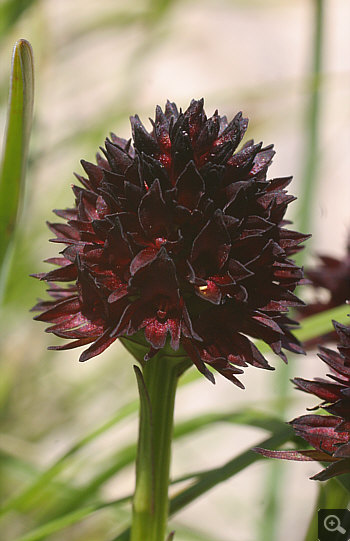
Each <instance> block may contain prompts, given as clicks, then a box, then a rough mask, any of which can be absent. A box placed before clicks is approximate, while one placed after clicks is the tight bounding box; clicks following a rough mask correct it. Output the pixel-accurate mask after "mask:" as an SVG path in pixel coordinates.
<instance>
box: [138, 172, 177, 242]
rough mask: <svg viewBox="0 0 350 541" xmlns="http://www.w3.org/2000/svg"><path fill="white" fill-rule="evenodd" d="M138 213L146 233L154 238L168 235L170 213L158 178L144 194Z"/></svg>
mask: <svg viewBox="0 0 350 541" xmlns="http://www.w3.org/2000/svg"><path fill="white" fill-rule="evenodd" d="M138 213H139V220H140V224H141V225H142V227H143V230H144V231H145V233H146V235H148V236H150V237H153V238H158V237H166V236H167V232H168V226H169V222H170V215H169V209H167V206H166V204H165V201H164V199H163V195H162V192H161V187H160V184H159V181H158V180H155V181H154V182H153V184H152V186H151V187H150V189H149V190H148V192H147V193H146V194H145V195H144V196H143V198H142V201H141V203H140V206H139V210H138Z"/></svg>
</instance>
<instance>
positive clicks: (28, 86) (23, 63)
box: [0, 39, 34, 299]
mask: <svg viewBox="0 0 350 541" xmlns="http://www.w3.org/2000/svg"><path fill="white" fill-rule="evenodd" d="M33 66H34V64H33V51H32V47H31V45H30V43H29V42H28V41H26V40H25V39H20V40H18V41H17V43H16V44H15V46H14V49H13V55H12V67H11V79H10V93H9V100H8V107H7V124H6V131H5V137H4V144H3V153H2V160H1V165H0V271H1V274H0V299H1V298H2V296H3V294H4V289H5V283H6V275H7V272H8V270H9V266H10V259H11V252H12V250H11V248H12V246H11V245H12V244H13V236H14V230H15V225H16V221H17V219H18V214H19V209H20V204H21V200H22V198H23V192H24V178H25V171H26V165H27V154H28V145H29V139H30V132H31V126H32V117H33V101H34V67H33Z"/></svg>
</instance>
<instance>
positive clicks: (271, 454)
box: [252, 447, 329, 462]
mask: <svg viewBox="0 0 350 541" xmlns="http://www.w3.org/2000/svg"><path fill="white" fill-rule="evenodd" d="M252 451H255V452H256V453H259V455H262V456H266V457H267V458H281V459H283V460H297V461H301V462H305V461H310V460H311V461H312V460H328V459H329V455H327V454H326V453H322V452H320V451H314V450H310V451H309V450H307V451H294V450H286V451H272V450H271V449H263V448H262V447H253V449H252Z"/></svg>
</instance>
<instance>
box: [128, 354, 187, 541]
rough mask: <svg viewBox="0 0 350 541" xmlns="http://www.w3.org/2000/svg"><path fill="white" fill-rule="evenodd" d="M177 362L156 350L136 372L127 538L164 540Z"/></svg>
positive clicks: (167, 507) (167, 510) (132, 539)
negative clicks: (133, 459) (135, 434)
mask: <svg viewBox="0 0 350 541" xmlns="http://www.w3.org/2000/svg"><path fill="white" fill-rule="evenodd" d="M179 366H180V365H179V361H178V359H176V357H166V356H162V355H161V354H158V355H156V356H155V357H153V358H152V359H151V360H150V361H148V362H147V363H145V364H144V366H143V378H142V376H141V373H139V375H138V385H139V390H140V400H141V411H140V426H139V441H138V450H137V459H136V488H135V494H134V499H133V519H132V530H131V541H145V540H146V539H147V541H164V540H165V535H166V527H167V520H168V512H169V499H168V487H169V470H170V457H171V440H172V433H173V418H174V404H175V393H176V387H177V382H178V378H179ZM136 370H137V369H136Z"/></svg>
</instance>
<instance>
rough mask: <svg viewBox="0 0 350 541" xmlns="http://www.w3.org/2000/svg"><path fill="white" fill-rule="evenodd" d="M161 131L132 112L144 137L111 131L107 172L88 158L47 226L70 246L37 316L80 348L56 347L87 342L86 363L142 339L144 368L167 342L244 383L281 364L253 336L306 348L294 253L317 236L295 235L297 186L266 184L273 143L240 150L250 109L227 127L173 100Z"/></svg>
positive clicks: (275, 346)
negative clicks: (291, 223)
mask: <svg viewBox="0 0 350 541" xmlns="http://www.w3.org/2000/svg"><path fill="white" fill-rule="evenodd" d="M151 122H152V126H153V129H152V131H151V132H150V133H149V132H148V131H146V129H145V127H144V126H143V124H142V123H141V121H140V119H139V117H138V116H137V115H136V116H134V117H132V118H131V125H132V134H133V142H131V140H129V141H127V140H124V139H121V138H119V137H117V136H115V135H114V134H112V135H111V140H109V139H107V140H106V143H105V149H102V151H103V154H104V157H102V156H101V155H97V165H94V164H92V163H88V162H86V161H82V162H81V163H82V166H83V168H84V170H85V172H86V175H87V178H85V177H82V176H80V175H76V176H77V178H78V180H79V181H80V183H81V185H82V186H73V192H74V195H75V205H74V207H73V208H71V209H66V210H56V211H55V213H56V214H57V215H58V216H59V217H61V218H63V219H64V220H65V222H60V223H50V224H49V227H50V229H51V230H52V231H53V233H54V234H55V236H56V238H55V239H53V241H54V242H57V243H61V244H63V245H64V246H65V248H64V249H63V251H62V252H61V255H60V257H57V258H51V259H49V260H47V261H48V262H49V263H53V264H55V265H58V268H56V269H55V270H52V271H50V272H48V273H44V274H39V275H36V276H38V277H39V278H40V279H42V280H46V281H47V282H49V289H48V291H49V293H50V295H51V297H52V300H50V301H41V302H39V303H38V304H37V305H36V307H35V308H34V309H36V310H39V311H40V312H41V313H40V314H39V315H38V316H37V317H36V319H38V320H39V321H44V322H47V323H50V324H51V326H50V327H49V328H48V329H47V331H48V332H51V333H53V334H55V335H56V336H58V337H62V338H66V339H70V342H69V343H66V344H65V345H59V346H54V347H53V348H52V349H69V348H74V347H78V346H84V345H89V347H88V348H87V349H86V350H85V351H84V352H83V353H82V355H81V357H80V360H82V361H85V360H87V359H89V358H91V357H93V356H95V355H98V354H99V353H101V352H102V351H104V350H105V349H106V348H107V347H108V346H110V345H111V344H112V343H113V342H114V341H115V340H116V339H117V338H118V337H126V338H127V337H131V336H132V335H135V336H136V338H137V337H140V336H141V337H142V339H143V340H144V341H145V342H146V343H148V344H149V351H148V353H147V354H146V357H145V360H147V359H150V358H151V357H152V356H153V355H155V354H156V353H157V352H158V351H159V350H160V349H161V348H163V347H164V346H165V344H166V343H168V342H169V343H170V347H171V348H172V349H173V350H175V351H177V350H179V348H180V349H181V350H185V352H186V354H187V355H188V356H189V357H190V359H191V360H192V361H193V363H194V364H195V365H196V366H197V368H198V369H199V370H200V371H201V372H202V373H203V374H205V375H206V376H207V377H208V378H209V379H210V380H212V381H213V380H214V378H213V374H212V371H211V370H209V368H208V367H212V368H214V369H215V370H217V371H218V372H220V373H221V374H222V375H224V376H225V377H226V378H228V379H229V380H231V381H233V382H234V383H235V384H237V385H239V386H240V387H243V385H242V383H241V382H240V381H239V380H238V379H237V377H236V376H237V375H238V374H241V373H242V372H243V370H242V369H243V368H244V367H246V366H247V365H253V366H257V367H260V368H271V367H270V366H269V364H268V363H267V361H266V359H265V358H264V357H263V355H262V354H261V353H260V352H259V350H258V349H257V347H256V346H255V345H254V344H253V343H252V341H251V338H253V339H261V340H263V341H264V342H266V343H267V344H269V346H270V347H271V348H272V350H273V351H274V352H275V353H276V354H278V355H279V356H280V357H282V359H284V360H286V358H285V354H284V352H283V351H282V348H284V349H286V350H289V351H292V352H297V353H300V352H302V349H301V347H300V345H299V343H298V341H297V339H296V338H295V337H294V336H293V335H292V333H291V328H293V326H294V322H293V321H291V320H290V319H289V318H288V317H287V315H286V313H287V311H288V309H289V307H290V306H298V305H300V304H302V303H301V301H300V300H299V299H298V298H297V297H296V296H295V295H294V294H293V291H294V289H295V287H296V286H297V285H298V283H299V282H300V281H301V280H302V278H303V273H302V269H300V268H299V267H298V266H296V264H295V263H294V262H293V260H291V259H290V257H291V256H292V255H293V254H295V253H296V252H297V251H298V250H299V249H300V243H302V242H303V241H304V240H305V239H306V238H307V235H303V234H301V233H298V232H295V231H291V230H290V229H288V228H287V227H285V226H286V225H287V224H288V222H286V221H285V220H284V214H285V212H286V209H287V206H288V204H289V203H290V202H291V201H293V200H294V199H295V198H294V197H293V196H291V195H288V194H287V192H286V190H285V188H286V186H287V185H288V184H289V183H290V181H291V177H288V178H274V179H272V180H267V179H266V174H267V169H268V167H269V165H270V163H271V160H272V157H273V155H274V150H273V147H272V145H270V146H267V147H263V146H262V143H259V144H254V141H247V142H246V143H245V144H244V145H243V146H241V147H240V149H239V150H238V151H236V150H237V147H238V146H239V145H240V143H241V140H242V138H243V136H244V134H245V131H246V129H247V124H248V120H247V119H246V118H243V117H242V114H241V113H238V114H237V115H236V116H235V117H234V119H233V120H232V121H231V122H229V123H228V121H227V119H226V117H220V116H219V115H218V113H217V111H216V112H215V113H214V115H213V116H212V117H210V118H207V117H206V115H205V112H204V109H203V100H199V101H195V100H193V101H192V102H191V104H190V106H189V107H188V109H187V110H186V111H185V112H182V111H181V110H180V111H178V109H177V107H176V105H175V104H174V103H170V102H167V104H166V107H165V110H164V112H163V111H162V109H161V108H160V107H159V106H158V107H157V108H156V116H155V120H154V121H151ZM65 283H66V284H65Z"/></svg>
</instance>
